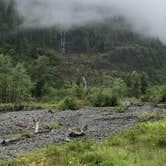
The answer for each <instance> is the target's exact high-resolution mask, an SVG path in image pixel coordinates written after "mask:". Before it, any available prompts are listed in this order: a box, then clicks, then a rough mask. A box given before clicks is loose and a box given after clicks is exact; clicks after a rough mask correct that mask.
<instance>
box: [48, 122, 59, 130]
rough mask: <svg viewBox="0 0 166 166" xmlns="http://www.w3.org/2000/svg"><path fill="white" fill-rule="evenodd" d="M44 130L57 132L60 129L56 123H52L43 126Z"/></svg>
mask: <svg viewBox="0 0 166 166" xmlns="http://www.w3.org/2000/svg"><path fill="white" fill-rule="evenodd" d="M45 128H46V129H49V130H57V129H59V128H60V126H59V125H58V124H57V123H52V124H50V125H47V126H45Z"/></svg>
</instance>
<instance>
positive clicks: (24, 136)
mask: <svg viewBox="0 0 166 166" xmlns="http://www.w3.org/2000/svg"><path fill="white" fill-rule="evenodd" d="M32 135H33V132H32V131H30V130H27V131H24V132H23V133H21V134H17V135H15V136H14V137H15V138H16V139H22V138H30V137H31V136H32Z"/></svg>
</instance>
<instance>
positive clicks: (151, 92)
mask: <svg viewBox="0 0 166 166" xmlns="http://www.w3.org/2000/svg"><path fill="white" fill-rule="evenodd" d="M143 100H145V101H150V102H156V103H160V102H166V85H163V86H154V87H151V88H149V89H148V90H147V93H146V95H145V97H144V99H143Z"/></svg>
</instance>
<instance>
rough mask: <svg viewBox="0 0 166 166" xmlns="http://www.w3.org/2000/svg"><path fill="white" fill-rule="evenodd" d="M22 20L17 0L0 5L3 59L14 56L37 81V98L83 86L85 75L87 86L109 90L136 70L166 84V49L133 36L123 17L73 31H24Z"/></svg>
mask: <svg viewBox="0 0 166 166" xmlns="http://www.w3.org/2000/svg"><path fill="white" fill-rule="evenodd" d="M22 21H23V18H22V17H21V16H20V15H19V14H18V13H17V11H16V9H15V3H14V1H9V3H4V1H3V0H1V1H0V25H1V26H0V53H1V54H2V55H1V58H2V59H4V60H5V58H3V56H8V58H7V59H9V57H10V58H11V59H10V63H12V65H13V67H16V65H17V66H18V65H19V63H21V64H23V65H22V67H23V68H24V70H26V74H27V75H29V77H30V79H31V82H33V83H32V84H33V86H32V87H33V88H32V96H35V97H37V98H38V97H39V98H41V97H43V96H45V95H47V94H50V93H52V91H53V90H54V91H56V89H57V88H62V87H64V86H66V85H67V86H70V85H71V86H72V84H77V85H79V83H81V82H82V77H85V78H86V82H87V83H88V86H107V85H108V82H109V81H110V78H112V77H114V78H119V77H120V78H121V79H123V80H124V81H125V83H126V84H127V82H126V80H127V78H128V77H127V75H130V74H131V73H132V72H133V71H136V72H137V73H138V75H139V73H142V72H144V74H147V77H148V78H149V81H150V84H151V85H153V84H164V83H165V82H166V74H165V69H166V46H165V45H164V44H162V43H161V42H160V41H159V40H158V39H152V38H147V37H143V36H142V35H139V34H136V33H134V32H133V31H132V30H131V27H130V26H129V25H128V24H127V22H126V21H125V19H124V18H123V17H115V18H113V19H107V20H105V21H103V22H102V23H95V22H94V23H91V24H87V25H84V26H80V27H78V26H77V27H73V28H70V29H68V30H67V29H65V30H64V29H60V28H57V27H56V26H55V27H50V28H34V27H33V28H25V27H23V26H22ZM3 65H5V64H3ZM1 67H2V66H1ZM9 77H10V76H9ZM8 89H9V88H8ZM6 91H9V90H6ZM6 93H7V92H6ZM8 93H9V92H8ZM54 93H55V92H54Z"/></svg>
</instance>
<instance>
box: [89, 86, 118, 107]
mask: <svg viewBox="0 0 166 166" xmlns="http://www.w3.org/2000/svg"><path fill="white" fill-rule="evenodd" d="M86 101H87V102H89V104H91V105H92V106H94V107H105V106H116V105H118V97H117V95H112V93H111V90H110V89H100V88H93V89H91V90H90V92H89V94H88V95H87V98H86Z"/></svg>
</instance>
